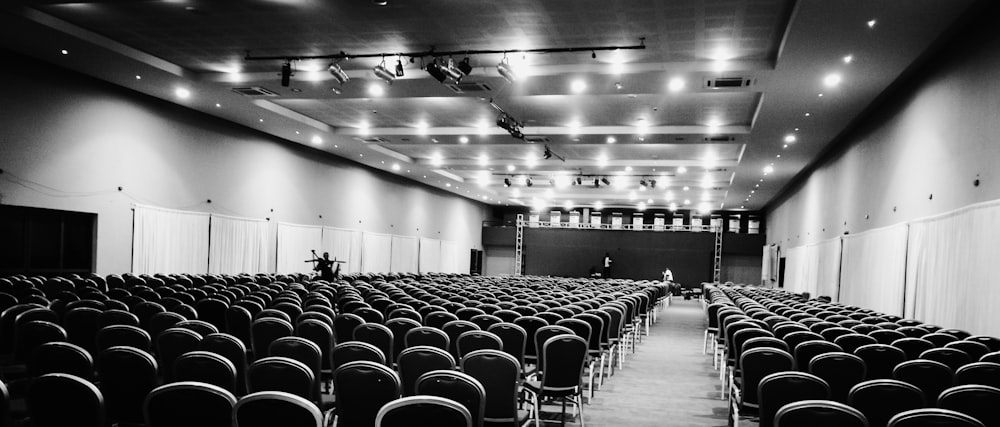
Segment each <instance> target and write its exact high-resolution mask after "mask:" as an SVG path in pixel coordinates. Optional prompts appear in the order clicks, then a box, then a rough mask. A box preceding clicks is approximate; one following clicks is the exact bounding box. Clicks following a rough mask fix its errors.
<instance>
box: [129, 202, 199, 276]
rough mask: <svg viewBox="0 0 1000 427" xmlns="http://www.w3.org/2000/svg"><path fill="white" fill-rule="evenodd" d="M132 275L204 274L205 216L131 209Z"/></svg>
mask: <svg viewBox="0 0 1000 427" xmlns="http://www.w3.org/2000/svg"><path fill="white" fill-rule="evenodd" d="M134 214H135V217H134V219H133V221H134V227H133V231H132V272H133V273H136V274H143V273H145V274H155V273H165V274H167V273H193V274H197V273H206V272H208V221H209V215H208V214H207V213H199V212H185V211H177V210H172V209H164V208H158V207H154V206H146V205H135V208H134Z"/></svg>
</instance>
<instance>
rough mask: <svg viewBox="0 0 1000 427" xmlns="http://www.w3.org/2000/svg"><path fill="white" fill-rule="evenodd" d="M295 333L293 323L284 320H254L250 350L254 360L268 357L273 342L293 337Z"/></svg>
mask: <svg viewBox="0 0 1000 427" xmlns="http://www.w3.org/2000/svg"><path fill="white" fill-rule="evenodd" d="M265 311H266V310H265ZM282 314H284V313H282ZM293 332H294V331H293V328H292V325H291V323H289V322H288V321H285V320H284V319H276V318H273V317H261V318H258V319H257V320H254V321H253V323H252V324H251V326H250V334H251V341H250V342H251V349H250V350H251V352H252V353H253V357H254V359H259V358H263V357H266V356H267V349H268V348H269V347H270V345H271V343H272V342H274V341H275V340H277V339H279V338H284V337H289V336H292V335H293Z"/></svg>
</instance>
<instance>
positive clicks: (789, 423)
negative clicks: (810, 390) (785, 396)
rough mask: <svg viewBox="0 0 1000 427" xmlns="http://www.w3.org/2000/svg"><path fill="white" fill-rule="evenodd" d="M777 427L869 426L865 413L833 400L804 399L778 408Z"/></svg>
mask: <svg viewBox="0 0 1000 427" xmlns="http://www.w3.org/2000/svg"><path fill="white" fill-rule="evenodd" d="M774 425H775V426H777V427H799V426H809V427H869V426H868V420H867V419H866V418H865V416H864V414H862V413H861V411H858V410H857V409H854V408H852V407H850V406H847V405H845V404H843V403H839V402H834V401H831V400H802V401H798V402H792V403H789V404H787V405H785V406H782V407H781V409H778V413H777V415H775V417H774Z"/></svg>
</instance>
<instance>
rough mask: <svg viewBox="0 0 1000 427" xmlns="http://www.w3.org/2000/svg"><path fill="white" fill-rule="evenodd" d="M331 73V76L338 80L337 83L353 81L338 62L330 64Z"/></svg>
mask: <svg viewBox="0 0 1000 427" xmlns="http://www.w3.org/2000/svg"><path fill="white" fill-rule="evenodd" d="M329 71H330V75H331V76H333V78H334V79H336V80H337V83H340V84H344V83H347V81H348V80H350V79H351V77H350V76H348V75H347V73H345V72H344V69H343V68H340V64H338V63H336V62H334V63H332V64H330V68H329Z"/></svg>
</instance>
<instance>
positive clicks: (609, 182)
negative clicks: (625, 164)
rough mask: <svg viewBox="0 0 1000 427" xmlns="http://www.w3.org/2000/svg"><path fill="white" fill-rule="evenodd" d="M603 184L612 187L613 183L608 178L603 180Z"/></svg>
mask: <svg viewBox="0 0 1000 427" xmlns="http://www.w3.org/2000/svg"><path fill="white" fill-rule="evenodd" d="M601 182H602V183H604V185H611V181H608V177H604V178H601Z"/></svg>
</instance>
